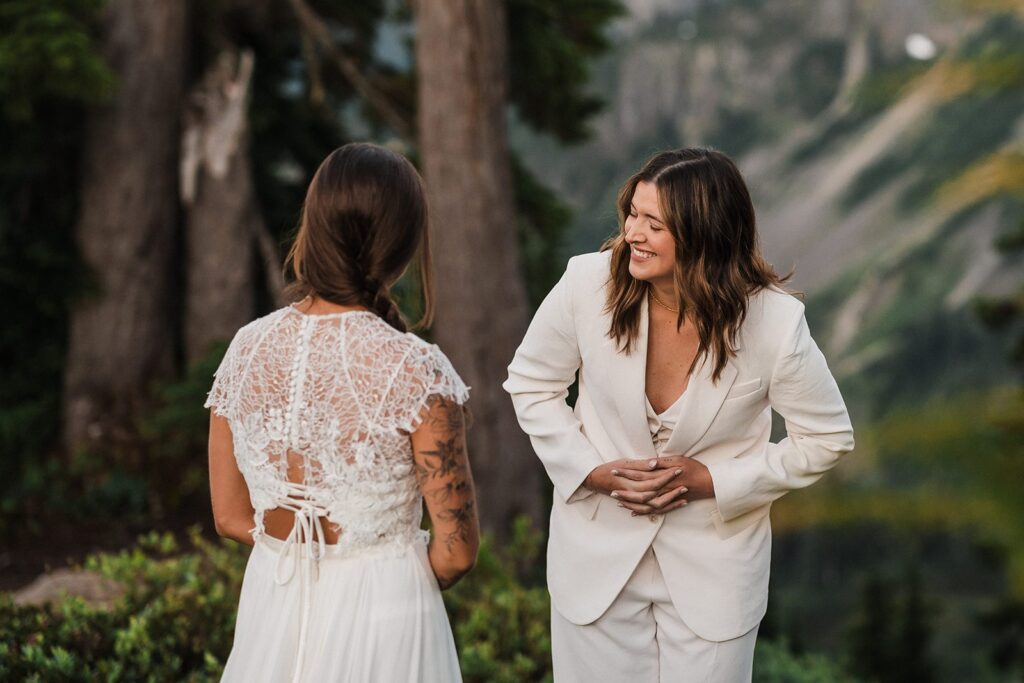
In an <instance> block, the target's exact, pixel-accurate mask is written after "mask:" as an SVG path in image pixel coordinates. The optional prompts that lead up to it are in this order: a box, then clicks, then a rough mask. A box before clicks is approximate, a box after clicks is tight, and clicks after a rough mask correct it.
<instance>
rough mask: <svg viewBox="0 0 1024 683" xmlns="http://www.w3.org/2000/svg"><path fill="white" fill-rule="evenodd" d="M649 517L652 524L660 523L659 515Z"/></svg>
mask: <svg viewBox="0 0 1024 683" xmlns="http://www.w3.org/2000/svg"><path fill="white" fill-rule="evenodd" d="M649 517H650V520H651V521H652V522H657V521H658V515H649Z"/></svg>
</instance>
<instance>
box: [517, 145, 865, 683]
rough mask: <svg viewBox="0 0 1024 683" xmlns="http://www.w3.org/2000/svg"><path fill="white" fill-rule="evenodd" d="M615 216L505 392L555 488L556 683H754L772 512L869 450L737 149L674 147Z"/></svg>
mask: <svg viewBox="0 0 1024 683" xmlns="http://www.w3.org/2000/svg"><path fill="white" fill-rule="evenodd" d="M618 209H619V217H620V224H621V226H622V229H621V232H620V233H619V234H618V235H617V236H615V237H614V238H612V239H611V240H609V241H608V242H607V243H606V244H605V245H604V247H603V248H602V251H601V252H599V253H595V254H585V255H583V256H577V257H575V258H573V259H571V260H570V261H569V265H568V267H567V268H566V271H565V275H564V276H563V277H562V279H561V280H560V281H559V282H558V284H556V285H555V287H554V288H553V289H552V290H551V292H550V293H549V294H548V296H547V298H546V299H545V300H544V303H543V304H542V305H541V307H540V309H539V310H538V311H537V314H536V316H535V317H534V319H533V322H532V323H531V325H530V328H529V331H528V332H527V333H526V337H525V338H524V339H523V343H522V345H521V346H520V347H519V350H518V351H517V352H516V355H515V358H514V360H513V361H512V364H511V365H510V366H509V377H508V380H507V381H506V382H505V384H504V387H505V389H506V390H507V391H508V392H509V393H510V394H511V395H512V400H513V403H514V405H515V409H516V413H517V415H518V417H519V422H520V424H521V426H522V428H523V429H524V430H525V431H526V432H527V433H528V434H529V435H530V437H531V440H532V442H533V446H534V449H535V450H536V452H537V455H538V456H539V457H540V459H541V461H542V463H543V464H544V467H545V469H546V470H547V473H548V476H549V477H550V478H551V481H552V483H553V484H554V488H555V495H554V507H553V509H552V512H551V530H550V536H549V541H548V588H549V590H550V592H551V601H552V610H551V632H552V659H553V665H554V673H555V681H556V683H571V682H574V681H610V682H617V681H629V683H654V682H656V681H712V682H715V683H719V682H720V683H737V682H740V681H749V680H750V677H751V666H752V661H753V652H754V642H755V639H756V635H757V628H758V624H759V622H760V620H761V617H762V616H764V612H765V608H766V606H767V600H768V570H769V565H770V559H771V558H770V555H771V527H770V525H769V519H768V513H769V510H770V509H771V504H772V502H773V501H774V500H777V499H778V498H780V497H781V496H783V495H784V494H785V493H786V492H788V491H791V490H794V489H798V488H802V487H804V486H807V485H809V484H812V483H813V482H815V481H816V480H817V479H818V478H819V477H821V475H822V474H823V473H824V472H825V471H826V470H828V469H830V468H831V467H833V466H834V465H835V464H836V462H837V461H838V460H839V458H840V457H841V456H842V455H843V454H845V453H848V452H849V451H851V450H852V449H853V431H852V428H851V425H850V420H849V416H848V415H847V411H846V407H845V405H844V403H843V399H842V396H840V394H839V390H838V388H837V387H836V383H835V380H834V379H833V378H832V375H831V373H830V372H829V369H828V366H827V365H826V362H825V358H824V357H823V356H822V354H821V352H820V351H819V350H818V347H817V345H816V344H815V343H814V340H813V339H812V338H811V336H810V333H809V332H808V328H807V322H806V321H805V319H804V306H803V304H802V303H801V302H800V301H798V300H797V299H796V298H794V297H793V296H791V295H789V294H787V293H785V292H784V291H783V290H782V289H781V286H782V284H783V282H784V281H785V278H783V277H780V276H778V275H777V274H776V273H775V272H774V271H773V270H772V268H771V266H770V265H769V264H768V263H766V262H765V261H764V260H763V259H762V257H761V255H760V253H759V249H758V239H757V233H756V229H755V224H754V210H753V206H752V203H751V200H750V195H749V193H748V191H747V188H746V185H745V183H744V182H743V178H742V177H741V175H740V173H739V171H738V170H737V169H736V166H735V165H734V164H733V163H732V161H731V160H730V159H729V158H728V157H727V156H725V155H724V154H721V153H720V152H715V151H711V150H704V149H682V150H678V151H672V152H663V153H661V154H658V155H656V156H655V157H653V158H652V159H650V160H649V161H648V162H647V164H646V165H645V166H644V167H643V169H641V170H640V171H639V172H638V173H637V174H636V175H634V176H633V177H632V178H630V179H629V181H628V182H627V183H626V185H625V186H624V188H623V189H622V192H621V193H620V195H619V201H618ZM577 374H578V379H579V398H578V400H577V402H576V407H575V410H573V409H570V408H569V406H568V405H567V404H566V402H565V399H566V395H567V392H568V388H569V386H570V385H571V384H572V383H573V381H574V380H576V379H577ZM772 408H774V409H775V410H776V411H777V412H778V413H779V414H780V415H782V417H783V418H784V419H785V421H786V429H787V432H788V436H787V437H786V438H785V439H783V440H782V441H780V442H778V443H770V441H769V437H770V433H771V409H772Z"/></svg>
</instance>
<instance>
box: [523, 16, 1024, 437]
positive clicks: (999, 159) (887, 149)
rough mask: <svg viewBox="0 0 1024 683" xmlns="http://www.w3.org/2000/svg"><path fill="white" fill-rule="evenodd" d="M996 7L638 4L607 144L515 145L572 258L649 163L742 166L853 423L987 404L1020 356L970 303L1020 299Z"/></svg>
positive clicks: (606, 92) (1015, 172)
mask: <svg viewBox="0 0 1024 683" xmlns="http://www.w3.org/2000/svg"><path fill="white" fill-rule="evenodd" d="M975 5H978V6H977V7H975ZM999 5H1000V3H993V2H989V3H984V4H983V3H971V2H969V1H965V2H930V1H928V0H900V1H890V2H876V1H874V0H824V1H815V0H766V1H764V2H758V1H756V0H689V1H686V2H670V1H668V0H632V1H631V2H628V3H627V6H628V7H629V9H630V16H629V18H628V19H625V20H623V21H622V22H620V23H619V24H618V25H616V27H615V30H614V40H615V44H616V48H615V50H614V51H613V53H612V54H611V55H609V56H608V57H607V58H606V59H605V60H604V61H602V62H601V63H600V64H598V65H597V66H596V68H595V69H594V72H593V75H592V81H593V88H594V90H595V91H596V92H599V93H600V94H602V95H603V96H604V98H605V99H606V101H607V102H608V106H607V108H606V110H605V111H604V112H603V113H602V114H601V115H600V116H599V117H598V118H597V120H596V121H595V124H594V133H595V134H594V137H593V139H592V140H591V141H590V142H588V143H587V144H585V145H583V146H580V147H577V148H572V149H560V148H559V149H554V148H553V146H554V143H553V142H552V141H550V140H547V139H542V138H540V137H538V136H535V135H533V134H531V133H530V132H529V131H527V130H525V129H522V128H521V127H515V128H514V135H513V140H514V144H515V146H516V147H517V148H518V149H519V151H520V153H521V154H522V156H523V158H524V160H525V161H526V163H527V165H528V166H529V167H530V168H531V169H532V170H533V171H534V172H535V173H536V174H537V175H538V176H539V177H540V178H541V179H543V180H544V181H545V182H546V183H547V184H549V185H550V186H552V187H553V188H555V189H556V190H557V191H559V192H560V193H561V194H562V196H563V197H565V198H567V200H568V201H569V202H570V203H571V204H572V206H573V207H574V208H575V210H576V222H575V224H574V226H573V229H572V232H571V234H570V238H569V239H568V240H567V243H566V245H565V251H566V253H567V254H568V253H579V252H583V251H591V250H593V249H595V248H596V247H597V246H598V245H599V244H600V242H601V240H602V239H603V238H604V237H605V236H607V235H608V234H610V233H611V232H613V231H614V230H615V224H616V221H615V213H614V198H615V194H616V192H617V190H618V187H619V185H620V184H621V183H622V181H623V180H624V179H625V178H626V177H627V176H628V175H629V174H630V173H631V172H632V171H633V170H635V169H636V168H637V167H638V166H639V165H640V164H641V163H642V162H643V160H644V159H645V158H646V157H647V156H649V155H650V154H651V153H652V152H654V151H656V150H659V149H665V148H671V147H679V146H685V145H698V144H709V145H712V146H714V147H717V148H719V149H722V150H724V151H726V152H728V153H730V154H731V155H733V156H734V157H735V158H736V159H737V161H738V163H739V166H740V168H741V169H742V170H743V171H744V174H745V175H746V177H747V180H748V183H749V185H750V187H751V191H752V193H753V195H754V198H755V204H756V206H757V209H758V219H759V222H760V228H761V231H762V239H763V242H764V248H765V251H766V253H767V255H768V257H769V260H771V261H772V262H773V263H775V264H776V267H777V268H778V269H780V270H783V271H788V270H790V269H791V268H792V269H795V275H794V279H793V281H792V284H793V286H794V288H796V289H799V290H801V291H803V292H805V293H806V295H807V301H808V310H809V316H810V318H811V324H812V330H813V331H814V333H815V336H816V337H817V338H818V339H819V340H820V342H821V343H822V345H823V346H824V347H825V348H826V352H827V355H828V356H829V358H830V362H831V364H832V366H833V369H834V370H835V372H836V374H837V376H838V377H839V379H840V382H841V384H842V385H843V387H844V391H845V392H846V393H847V394H848V395H849V398H850V402H851V407H852V409H853V410H854V412H855V413H857V414H858V416H859V417H862V418H873V417H878V416H880V415H882V414H884V413H886V412H888V411H890V410H892V409H893V408H895V407H897V406H899V405H902V404H907V403H915V404H917V403H921V402H924V401H928V400H932V399H941V398H942V397H944V396H948V395H951V394H953V393H961V392H967V391H972V390H981V389H985V388H988V387H991V386H994V385H997V384H1000V383H1003V382H1006V381H1007V379H1008V375H1007V371H1008V362H1007V353H1006V339H1005V338H1004V337H1001V336H1000V335H999V334H995V333H993V332H991V331H989V330H987V329H983V328H982V326H981V325H980V324H979V323H978V320H977V316H976V315H975V312H974V302H975V301H976V299H977V298H978V297H986V296H995V295H1006V294H1010V293H1013V292H1016V291H1018V290H1019V288H1020V287H1021V285H1022V283H1024V269H1022V268H1021V265H1024V264H1022V259H1021V258H1020V257H1017V256H1014V255H1012V254H1008V253H1001V252H999V251H998V250H997V249H996V247H995V242H996V241H997V239H999V237H1000V236H1001V235H1005V234H1007V233H1009V232H1012V231H1014V230H1019V229H1020V225H1021V222H1022V217H1024V191H1022V186H1024V162H1022V161H1021V160H1022V159H1024V14H1022V11H1021V9H1020V8H1019V7H1016V8H1015V5H1019V3H1013V2H1007V3H1005V7H1004V8H1001V7H1000V6H999Z"/></svg>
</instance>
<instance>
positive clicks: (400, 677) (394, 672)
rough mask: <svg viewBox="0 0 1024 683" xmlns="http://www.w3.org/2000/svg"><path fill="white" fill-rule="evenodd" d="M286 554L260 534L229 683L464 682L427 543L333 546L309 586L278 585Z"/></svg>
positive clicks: (297, 581)
mask: <svg viewBox="0 0 1024 683" xmlns="http://www.w3.org/2000/svg"><path fill="white" fill-rule="evenodd" d="M284 545H285V544H284V543H283V542H282V541H280V540H278V539H276V538H273V537H270V536H266V535H261V536H260V537H259V538H258V540H257V541H256V545H255V546H254V547H253V549H252V553H251V554H250V555H249V561H248V564H247V565H246V569H245V576H244V578H243V580H242V592H241V596H240V598H239V603H238V619H237V622H236V624H235V638H234V645H233V646H232V649H231V655H230V656H229V657H228V661H227V663H226V665H225V667H224V675H223V677H222V678H221V680H222V681H228V682H232V681H238V682H240V683H241V682H245V683H251V682H258V681H267V682H268V683H270V682H273V683H283V682H285V681H292V680H296V678H295V677H296V673H297V672H298V680H301V681H316V682H317V683H319V682H321V681H322V682H341V681H344V682H346V683H363V682H366V683H371V682H372V683H376V682H379V681H387V682H389V683H390V682H392V681H393V682H395V683H399V682H405V681H409V682H410V683H411V682H414V681H415V682H423V683H452V682H453V681H461V680H462V676H461V675H460V673H459V660H458V656H457V655H456V652H455V641H454V639H453V638H452V632H451V627H450V626H449V624H448V615H447V613H446V612H445V609H444V603H443V601H442V600H441V591H440V590H439V588H438V585H437V580H436V579H435V578H434V575H433V572H432V571H431V570H430V564H429V562H428V560H427V549H426V547H425V545H424V544H423V543H422V542H416V543H414V544H412V545H410V546H407V547H405V548H404V549H398V550H397V551H396V549H394V548H390V549H386V550H378V549H368V550H363V551H359V552H357V553H355V554H352V553H351V552H350V553H348V554H345V555H340V554H339V553H338V552H337V549H336V547H335V546H331V545H328V546H326V557H324V558H322V559H321V560H320V561H319V566H318V568H317V576H316V578H315V579H314V580H313V581H310V582H308V584H307V585H306V586H303V580H302V579H304V578H305V577H303V576H300V573H299V572H295V575H294V576H292V577H291V579H290V580H288V581H287V583H284V584H283V585H279V583H278V581H275V570H276V569H277V563H278V559H279V553H280V552H281V549H282V548H283V547H284ZM293 549H295V550H297V548H294V547H293ZM332 551H335V552H332ZM289 559H290V558H289ZM304 587H305V588H307V591H306V592H303V588H304ZM304 601H308V603H309V604H308V609H304V607H307V605H304V604H303V602H304ZM303 621H305V629H304V633H303V629H302V626H303ZM300 635H304V643H303V644H302V646H301V648H300V643H299V640H300ZM300 649H301V651H302V656H301V662H300V661H299V659H300V657H299V651H300Z"/></svg>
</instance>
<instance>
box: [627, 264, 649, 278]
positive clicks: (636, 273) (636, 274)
mask: <svg viewBox="0 0 1024 683" xmlns="http://www.w3.org/2000/svg"><path fill="white" fill-rule="evenodd" d="M643 271H644V269H643V266H641V267H639V268H638V267H637V265H636V264H635V263H630V264H629V274H630V275H632V276H633V279H634V280H643V281H645V282H646V281H647V277H648V276H645V274H644V272H643Z"/></svg>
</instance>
